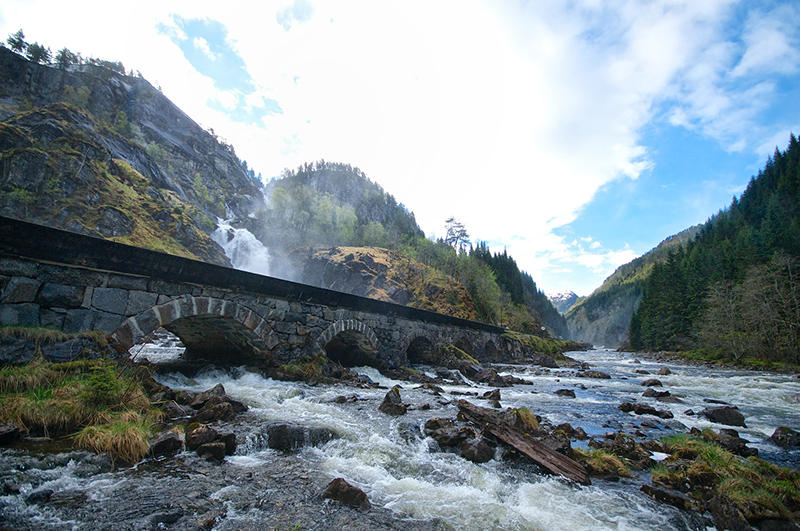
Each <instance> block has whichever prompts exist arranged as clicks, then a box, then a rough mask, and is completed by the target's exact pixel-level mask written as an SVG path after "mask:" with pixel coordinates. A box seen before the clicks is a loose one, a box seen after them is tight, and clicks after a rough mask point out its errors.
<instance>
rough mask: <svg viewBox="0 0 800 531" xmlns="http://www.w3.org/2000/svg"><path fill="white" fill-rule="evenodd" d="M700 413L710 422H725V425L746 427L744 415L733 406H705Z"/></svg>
mask: <svg viewBox="0 0 800 531" xmlns="http://www.w3.org/2000/svg"><path fill="white" fill-rule="evenodd" d="M701 414H702V415H703V416H705V417H706V418H707V419H708V420H710V421H711V422H716V423H718V424H725V425H726V426H741V427H743V428H746V427H747V426H746V425H745V423H744V415H742V414H741V413H739V411H738V410H737V409H736V408H735V407H733V406H719V407H707V408H705V409H704V410H703V411H702V412H701Z"/></svg>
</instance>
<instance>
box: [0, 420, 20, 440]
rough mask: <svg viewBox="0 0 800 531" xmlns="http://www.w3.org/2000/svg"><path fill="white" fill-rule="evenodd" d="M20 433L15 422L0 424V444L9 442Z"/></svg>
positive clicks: (15, 438)
mask: <svg viewBox="0 0 800 531" xmlns="http://www.w3.org/2000/svg"><path fill="white" fill-rule="evenodd" d="M21 433H22V432H21V431H20V429H19V426H17V425H16V424H0V444H11V443H12V442H14V441H16V440H17V439H19V438H20V435H21Z"/></svg>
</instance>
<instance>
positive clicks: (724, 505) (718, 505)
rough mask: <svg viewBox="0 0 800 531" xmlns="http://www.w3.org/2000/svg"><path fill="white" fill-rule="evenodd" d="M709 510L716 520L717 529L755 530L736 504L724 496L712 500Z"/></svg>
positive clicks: (708, 506) (733, 530) (732, 530)
mask: <svg viewBox="0 0 800 531" xmlns="http://www.w3.org/2000/svg"><path fill="white" fill-rule="evenodd" d="M707 508H708V511H709V512H710V513H711V516H712V517H713V518H714V525H715V526H716V528H717V529H726V530H729V531H751V530H752V529H753V528H752V527H751V526H750V524H749V523H748V522H747V519H746V518H745V517H744V515H743V514H742V511H740V510H739V508H738V507H737V506H736V504H735V503H734V502H733V501H731V500H730V499H728V498H725V497H724V496H715V497H714V498H712V499H711V500H710V501H709V502H708V504H707Z"/></svg>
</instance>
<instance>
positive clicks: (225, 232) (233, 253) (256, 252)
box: [211, 219, 270, 275]
mask: <svg viewBox="0 0 800 531" xmlns="http://www.w3.org/2000/svg"><path fill="white" fill-rule="evenodd" d="M231 221H232V220H231V219H227V220H221V219H218V220H217V230H215V231H214V232H213V233H212V234H211V238H212V239H213V240H214V241H215V242H217V243H218V244H219V245H220V246H221V247H222V249H223V250H224V251H225V255H226V256H227V257H228V258H229V259H230V261H231V264H233V267H234V268H235V269H240V270H242V271H249V272H250V273H257V274H259V275H269V274H270V271H269V266H270V260H269V249H267V248H266V247H265V246H264V244H263V243H261V242H260V241H258V239H257V238H256V237H255V236H254V235H253V233H252V232H250V231H249V230H247V229H242V228H234V227H233V226H232V225H231Z"/></svg>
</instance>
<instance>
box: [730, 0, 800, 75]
mask: <svg viewBox="0 0 800 531" xmlns="http://www.w3.org/2000/svg"><path fill="white" fill-rule="evenodd" d="M743 40H744V43H745V46H746V49H745V52H744V54H743V55H742V58H741V60H740V61H739V63H738V64H737V65H736V67H735V68H734V69H733V70H732V71H731V75H732V76H734V77H740V76H745V75H750V74H763V73H782V74H790V73H795V72H797V70H798V67H800V8H798V6H796V5H795V6H789V5H783V6H778V7H777V8H775V9H774V10H773V11H771V12H768V13H763V12H760V11H756V12H753V13H751V14H750V15H749V16H748V20H747V25H746V28H745V31H744V34H743Z"/></svg>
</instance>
